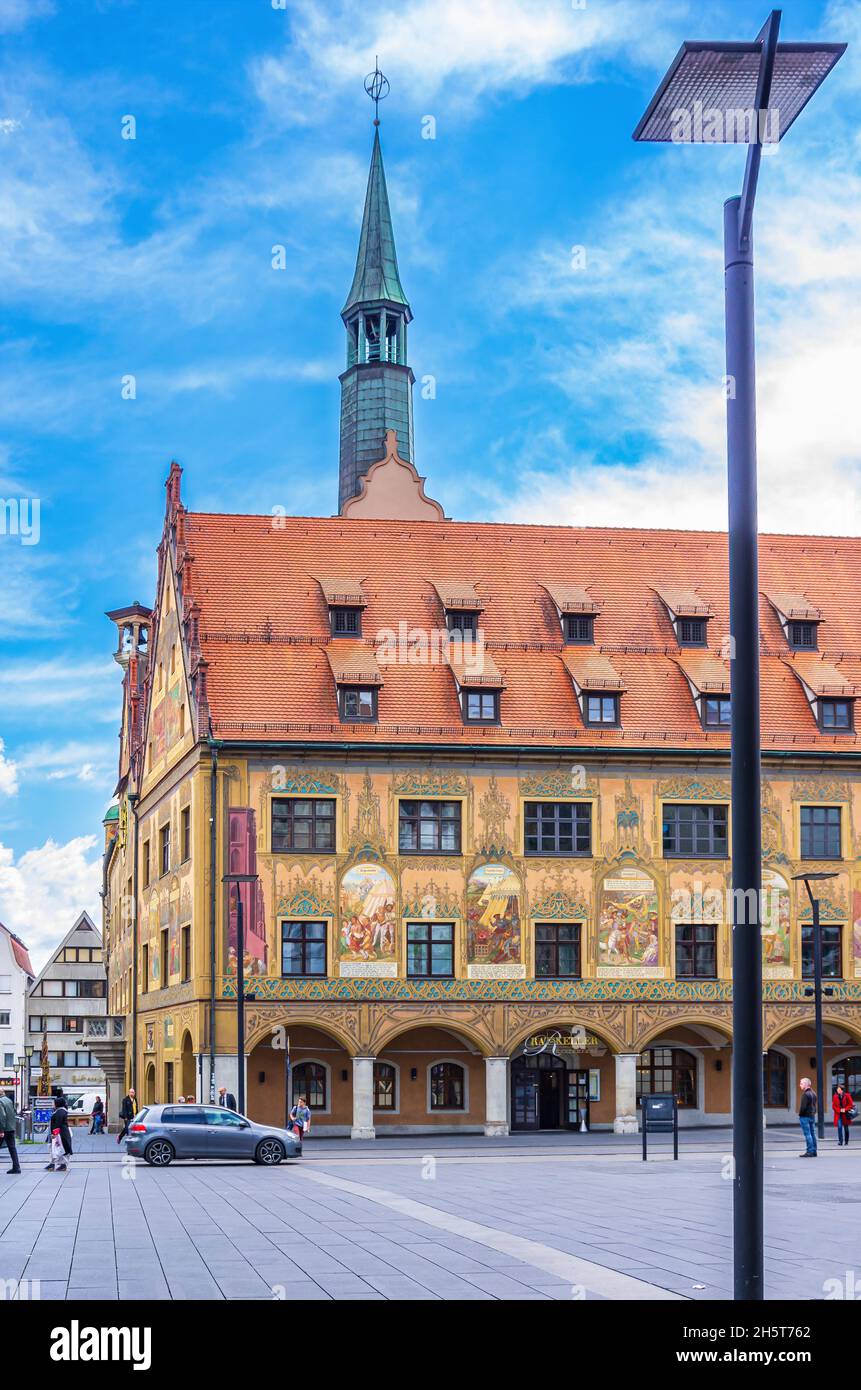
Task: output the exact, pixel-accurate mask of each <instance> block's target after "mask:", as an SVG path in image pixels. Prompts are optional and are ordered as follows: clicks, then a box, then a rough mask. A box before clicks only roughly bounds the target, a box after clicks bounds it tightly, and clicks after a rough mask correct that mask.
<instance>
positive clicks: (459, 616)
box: [445, 608, 478, 636]
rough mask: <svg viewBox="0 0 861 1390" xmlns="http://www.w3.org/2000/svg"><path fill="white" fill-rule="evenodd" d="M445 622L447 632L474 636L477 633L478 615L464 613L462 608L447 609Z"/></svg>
mask: <svg viewBox="0 0 861 1390" xmlns="http://www.w3.org/2000/svg"><path fill="white" fill-rule="evenodd" d="M445 616H446V621H447V623H448V630H449V632H464V633H468V634H469V635H470V636H475V634H476V633H477V632H478V614H477V613H469V612H466V611H465V610H464V609H463V608H447V609H446V614H445Z"/></svg>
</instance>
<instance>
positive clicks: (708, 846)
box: [663, 803, 729, 859]
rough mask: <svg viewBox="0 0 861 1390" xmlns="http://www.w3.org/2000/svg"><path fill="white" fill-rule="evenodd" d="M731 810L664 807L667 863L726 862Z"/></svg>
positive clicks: (683, 806) (721, 808) (708, 807)
mask: <svg viewBox="0 0 861 1390" xmlns="http://www.w3.org/2000/svg"><path fill="white" fill-rule="evenodd" d="M728 821H729V808H728V807H727V806H687V805H684V804H681V805H676V804H675V803H672V804H671V803H667V804H665V806H664V814H663V827H664V832H663V833H664V858H665V859H700V858H704V859H726V858H727V855H728V853H729V840H728V830H727V826H728Z"/></svg>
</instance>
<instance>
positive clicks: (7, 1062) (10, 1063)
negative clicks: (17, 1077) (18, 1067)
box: [3, 1052, 15, 1070]
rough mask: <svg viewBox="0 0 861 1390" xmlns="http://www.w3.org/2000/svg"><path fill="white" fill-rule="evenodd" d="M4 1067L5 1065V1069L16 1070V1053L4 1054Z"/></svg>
mask: <svg viewBox="0 0 861 1390" xmlns="http://www.w3.org/2000/svg"><path fill="white" fill-rule="evenodd" d="M3 1065H4V1067H9V1068H11V1069H12V1070H14V1068H15V1053H14V1052H4V1053H3Z"/></svg>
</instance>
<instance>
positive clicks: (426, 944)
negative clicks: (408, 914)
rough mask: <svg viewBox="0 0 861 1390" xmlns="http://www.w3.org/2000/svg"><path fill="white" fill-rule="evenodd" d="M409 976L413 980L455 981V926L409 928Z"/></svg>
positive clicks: (436, 924) (411, 924) (414, 924)
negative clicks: (453, 979)
mask: <svg viewBox="0 0 861 1390" xmlns="http://www.w3.org/2000/svg"><path fill="white" fill-rule="evenodd" d="M407 975H408V976H409V977H411V978H413V979H452V978H453V976H454V923H453V922H409V923H408V924H407Z"/></svg>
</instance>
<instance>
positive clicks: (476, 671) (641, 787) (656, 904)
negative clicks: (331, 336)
mask: <svg viewBox="0 0 861 1390" xmlns="http://www.w3.org/2000/svg"><path fill="white" fill-rule="evenodd" d="M374 189H376V192H374ZM380 189H382V190H383V192H384V190H385V183H384V178H383V174H382V158H381V155H380V151H379V142H378V138H376V137H375V143H374V158H373V161H372V168H371V179H370V182H369V189H368V200H366V207H365V219H364V225H363V232H362V242H363V246H365V247H366V248H367V247H369V246H373V245H375V244H376V243H375V242H374V239H373V237H371V236H370V235H368V236H366V229H367V227H368V224H369V203H370V206H371V210H372V212H373V208H374V205H375V200H376V205H377V209H378V212H379V208H380V207H381V206H382V204H381V203H380ZM386 209H387V204H386ZM372 220H373V219H372ZM384 221H385V219H383V218H382V217H380V216H377V217H376V225H377V226H378V227H379V226H382V225H383V223H384ZM388 225H389V228H390V223H389V224H388ZM379 244H380V245H381V246H383V245H384V247H385V248H386V249H385V254H383V252H380V251H374V253H373V256H374V257H375V258H376V260H375V261H374V260H373V258H371V260H369V263H368V265H367V266H365V264H364V262H363V254H364V253H363V251H362V249H361V248H360V257H359V265H358V266H357V271H356V278H355V279H354V287H353V290H352V291H351V295H350V298H349V300H348V306H347V310H345V314H347V316H348V320H349V322H348V332H352V329H351V327H350V325H351V323H352V322H353V320H352V319H351V318H350V314H352V312H353V309H356V308H362V306H364V308H363V310H362V311H364V309H366V308H367V307H368V306H369V305H376V306H380V305H381V306H382V308H381V309H380V312H381V313H382V311H383V309H384V310H385V313H386V315H388V314H389V313H391V314H392V315H393V316H394V318H395V319H397V316H398V314H402V318H401V320H400V326H399V325H398V323H396V324H395V328H394V330H393V333H392V334H390V333H389V329H388V327H386V328H385V329H382V328H379V327H378V329H377V331H378V333H379V335H380V339H382V338H386V339H388V338H389V337H391V338H392V341H393V342H394V343H395V344H396V345H397V343H398V342H399V341H400V339H399V334H400V333H401V330H402V328H403V326H404V325H405V323H406V320H407V316H408V308H406V302H405V300H403V298H402V297H401V298H399V297H398V293H397V291H398V290H399V286H400V282H399V279H398V278H397V267H396V261H395V259H394V243H393V240H391V243H390V254H389V251H388V247H389V241H388V240H386V239H385V238H383V239H382V240H381V241H380V243H379ZM368 255H369V256H370V253H368ZM381 256H382V260H380V257H381ZM383 262H385V265H386V266H387V267H388V269H387V270H385V273H384V274H383V272H382V271H381V270H380V266H381V265H382V264H383ZM392 267H394V278H392ZM381 277H382V278H381ZM383 280H385V286H386V288H385V292H384V291H383V290H382V289H380V285H381V284H382V281H383ZM357 282H358V284H359V286H360V288H359V290H358V291H357V290H356V284H357ZM372 291H373V292H372ZM357 294H358V298H357V297H356V296H357ZM354 301H355V302H354ZM399 306H400V307H399ZM348 310H349V313H348ZM375 312H376V309H375ZM360 322H361V320H357V323H360ZM377 322H378V325H379V324H381V323H382V322H383V320H382V319H381V318H378V320H377ZM386 324H388V319H386ZM365 325H366V326H365V330H364V331H365V332H366V333H367V319H366V321H365ZM361 331H362V330H361V329H360V330H359V337H360V338H361ZM394 350H395V351H396V352H398V353H400V351H401V349H400V348H399V347H397V346H396V347H395V349H394ZM362 351H364V349H362ZM374 360H375V361H376V359H374ZM404 361H405V356H404ZM357 365H359V364H357ZM392 365H394V366H400V358H398V360H397V361H394V362H393V363H392ZM349 370H352V367H351V368H350V369H349ZM342 384H343V378H342ZM380 408H381V410H382V415H381V417H380V419H379V420H378V421H377V422H376V423H375V424H374V425H373V429H379V432H380V433H379V449H378V456H377V458H376V460H375V461H369V462H368V461H366V460H359V463H358V465H356V466H357V467H358V473H355V468H354V463H355V460H356V458H357V455H356V453H355V447H354V436H353V434H351V431H352V429H353V426H352V424H351V420H350V418H349V413H348V414H347V415H342V431H343V433H342V455H341V460H342V468H341V487H340V500H341V507H340V513H339V515H338V516H337V517H335V518H313V517H296V518H288V517H277V518H273V517H271V516H269V517H254V516H237V515H235V514H234V515H231V516H230V517H229V518H228V517H220V516H216V515H211V514H197V513H194V512H191V511H189V510H188V509H187V508H186V505H185V503H184V501H183V499H182V495H181V470H180V469H179V467H178V466H177V465H176V464H174V465H172V466H171V469H170V475H169V478H168V482H167V505H166V514H165V524H164V530H163V534H162V538H161V542H160V545H159V550H158V556H159V568H158V585H157V591H156V595H155V601H154V606H153V608H152V610H150V609H148V608H143V607H142V606H141V605H140V604H135V605H132V607H131V608H127V609H119V610H115V611H114V612H113V613H111V614H110V615H109V616H110V617H111V618H112V619H113V621H114V622H115V623H116V625H117V628H118V633H119V640H118V646H117V653H116V655H117V660H118V661H119V663H120V665H121V667H122V669H123V672H124V682H123V689H124V699H123V715H122V731H121V755H120V776H119V783H118V798H119V801H118V809H117V811H116V812H115V814H114V816H113V817H112V818H111V819H109V820H108V821H107V822H106V851H105V887H106V892H105V941H106V948H107V955H108V982H109V1001H108V1007H109V1013H111V1014H115V1015H121V1016H122V1017H123V1019H124V1024H125V1029H124V1035H125V1036H126V1037H127V1038H128V1039H129V1043H128V1054H127V1079H128V1081H129V1082H133V1083H134V1084H136V1086H137V1089H138V1091H139V1094H140V1095H141V1096H142V1098H143V1100H144V1101H155V1100H162V1101H170V1100H172V1099H175V1097H176V1096H177V1095H179V1094H182V1095H189V1094H192V1095H196V1096H198V1097H200V1098H205V1097H207V1096H209V1095H211V1094H212V1093H213V1091H214V1088H215V1087H216V1086H218V1085H222V1084H224V1085H227V1086H228V1087H229V1088H230V1089H231V1090H233V1091H236V1090H237V1083H238V1079H239V1068H240V1065H241V1066H242V1068H243V1070H244V1074H245V1083H246V1088H247V1109H248V1112H249V1113H250V1114H251V1115H252V1116H255V1117H259V1118H266V1119H269V1120H276V1119H279V1118H281V1117H282V1116H283V1115H284V1112H285V1108H286V1106H287V1105H288V1104H289V1102H290V1100H291V1098H292V1097H293V1096H295V1095H298V1094H304V1095H305V1096H306V1097H307V1098H308V1100H309V1104H310V1106H311V1109H312V1112H313V1113H314V1116H315V1127H316V1128H317V1130H318V1132H325V1131H329V1132H332V1133H351V1134H353V1135H354V1136H356V1137H370V1136H372V1135H373V1134H374V1133H376V1132H388V1133H395V1132H402V1131H411V1132H412V1131H415V1132H421V1131H424V1130H428V1131H434V1130H439V1129H441V1128H444V1129H466V1130H475V1131H480V1132H484V1133H486V1134H488V1135H498V1134H504V1133H507V1132H509V1130H513V1131H521V1130H522V1131H527V1130H534V1129H559V1128H568V1129H570V1130H572V1131H573V1132H578V1131H580V1130H582V1129H583V1128H585V1127H612V1128H615V1129H616V1130H619V1131H627V1130H633V1129H634V1128H636V1126H637V1115H638V1101H639V1098H640V1096H642V1095H643V1094H645V1093H652V1092H655V1091H667V1090H672V1091H674V1092H675V1093H676V1094H677V1095H678V1097H679V1102H680V1109H681V1115H682V1120H683V1123H725V1122H726V1120H727V1119H728V1116H729V1111H730V1105H731V1095H730V1082H731V1055H732V962H731V929H730V926H729V922H730V921H731V911H730V903H729V899H728V894H729V892H730V885H731V872H730V868H731V854H732V845H731V840H730V820H729V805H730V783H729V708H730V699H731V693H730V688H729V663H728V659H727V654H728V631H729V626H728V585H727V567H726V550H727V545H726V536H725V535H724V534H722V533H719V532H695V533H694V532H683V531H677V530H671V529H667V530H661V531H656V530H653V531H647V530H638V529H615V530H614V529H606V528H588V527H563V526H526V525H517V524H502V525H500V524H493V525H491V524H487V523H481V522H453V521H451V520H447V519H446V517H445V514H444V511H443V508H442V507H441V506H440V505H439V504H438V503H436V502H434V501H432V500H431V499H429V498H428V497H427V496H426V495H425V492H424V488H423V483H422V480H421V478H420V477H419V476H418V474H417V473H416V470H415V466H414V460H413V458H412V446H411V434H410V432H409V431H408V438H409V439H410V444H409V447H408V448H405V447H404V445H403V442H402V435H401V431H400V427H399V426H400V421H399V420H398V422H397V423H396V422H395V416H394V415H389V413H388V412H389V405H388V404H386V403H385V400H384V402H383V404H382V406H381V407H380ZM368 428H369V429H370V428H371V426H370V425H369V426H368ZM345 448H346V450H347V455H348V457H349V459H350V460H351V462H350V470H349V479H348V480H347V484H346V486H345V472H344V466H343V464H344V457H345V452H344V451H345ZM366 462H368V466H367V468H366V469H365V463H366ZM363 470H364V471H363ZM354 474H355V477H354ZM359 474H361V478H360V479H359V481H358V490H356V489H355V486H354V484H355V480H356V478H358V476H359ZM351 488H352V489H353V491H350V489H351ZM760 574H761V583H762V593H761V600H760V616H761V622H762V654H761V661H762V728H763V743H762V757H763V771H764V783H763V845H762V851H763V868H764V883H765V891H764V894H763V900H762V902H761V903H759V904H756V905H753V906H751V907H750V908H749V910H750V912H751V916H752V921H751V926H750V929H751V930H755V931H757V932H761V936H762V951H763V972H764V977H765V1004H764V1032H765V1044H766V1049H767V1051H766V1054H765V1057H764V1061H763V1085H764V1102H765V1108H766V1114H767V1115H768V1116H769V1117H770V1119H771V1120H778V1121H779V1120H789V1119H791V1118H792V1117H793V1115H794V1110H795V1092H796V1088H797V1083H798V1080H799V1078H800V1076H801V1075H804V1074H807V1073H809V1072H810V1070H811V1056H812V1052H813V1030H812V1019H813V1005H812V1000H811V999H810V997H809V994H810V985H809V976H810V972H811V968H812V942H811V935H810V933H811V925H810V908H809V904H808V901H807V897H806V894H805V892H804V888H803V885H802V884H800V883H794V882H793V877H794V875H796V874H797V873H799V872H802V871H804V870H806V869H818V870H823V869H825V870H827V871H828V872H833V873H834V875H835V877H833V878H832V879H830V880H829V881H828V882H827V883H825V884H823V885H822V892H821V898H822V920H823V923H824V927H823V939H824V950H825V973H826V976H827V980H826V984H827V989H828V993H827V997H826V1000H825V1029H826V1043H827V1053H826V1056H827V1065H828V1068H829V1071H831V1069H836V1072H837V1073H839V1074H843V1075H845V1076H846V1077H848V1078H849V1080H850V1085H857V1084H858V1083H859V1082H861V819H859V817H861V761H859V748H858V739H857V734H856V731H855V704H856V697H857V694H858V691H859V687H861V619H859V614H858V606H857V602H856V600H857V595H858V592H859V585H861V545H859V542H858V541H857V540H852V539H843V538H822V537H792V536H763V537H762V538H761V545H760ZM231 876H233V877H231ZM237 876H241V877H237ZM239 895H241V902H242V908H243V911H242V914H241V915H242V929H243V937H244V948H243V950H242V961H243V971H244V977H245V993H246V1002H245V1005H244V1022H245V1048H244V1053H243V1058H242V1061H241V1063H240V1061H239V1059H238V1057H237V1027H238V1003H237V963H238V952H239V912H238V910H237V909H238V904H239V901H240V898H239ZM288 1057H289V1067H288Z"/></svg>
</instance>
